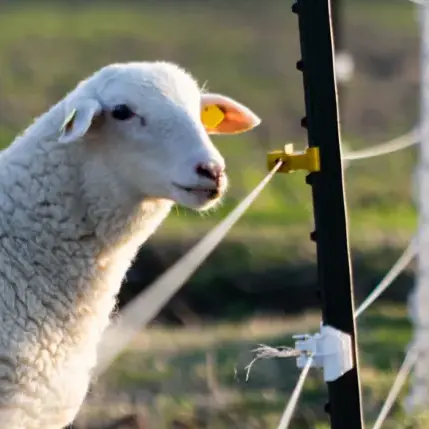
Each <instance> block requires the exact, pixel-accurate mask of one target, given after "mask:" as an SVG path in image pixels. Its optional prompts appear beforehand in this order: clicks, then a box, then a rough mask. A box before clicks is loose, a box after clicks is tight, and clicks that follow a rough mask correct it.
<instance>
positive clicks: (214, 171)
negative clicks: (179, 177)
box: [195, 162, 225, 184]
mask: <svg viewBox="0 0 429 429" xmlns="http://www.w3.org/2000/svg"><path fill="white" fill-rule="evenodd" d="M195 171H196V172H197V174H198V176H201V177H204V178H206V179H210V180H213V182H216V183H217V184H219V182H220V179H221V178H222V175H223V173H224V171H225V168H224V167H222V166H221V165H219V164H215V163H213V162H210V163H208V164H204V163H200V164H197V166H196V167H195Z"/></svg>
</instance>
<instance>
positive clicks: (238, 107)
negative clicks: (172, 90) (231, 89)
mask: <svg viewBox="0 0 429 429" xmlns="http://www.w3.org/2000/svg"><path fill="white" fill-rule="evenodd" d="M201 121H202V123H203V125H204V127H205V129H206V131H207V132H208V133H209V134H238V133H243V132H246V131H250V130H251V129H253V128H255V127H257V126H258V125H259V124H260V123H261V120H260V119H259V118H258V116H256V115H255V114H254V113H253V112H252V111H251V110H250V109H249V108H248V107H246V106H243V105H242V104H240V103H238V102H237V101H235V100H233V99H232V98H229V97H226V96H225V95H221V94H201Z"/></svg>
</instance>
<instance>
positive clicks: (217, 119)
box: [201, 104, 225, 129]
mask: <svg viewBox="0 0 429 429" xmlns="http://www.w3.org/2000/svg"><path fill="white" fill-rule="evenodd" d="M224 118H225V113H223V112H222V110H221V109H220V108H219V107H218V106H216V104H212V105H210V106H206V107H204V109H203V111H202V112H201V121H202V123H203V125H204V126H205V127H207V128H210V129H214V128H216V127H217V126H218V125H219V124H220V123H221V122H222V121H223V120H224Z"/></svg>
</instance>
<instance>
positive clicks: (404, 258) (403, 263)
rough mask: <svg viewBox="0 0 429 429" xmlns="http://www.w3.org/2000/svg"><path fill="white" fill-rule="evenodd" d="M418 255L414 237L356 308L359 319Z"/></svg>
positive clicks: (356, 315)
mask: <svg viewBox="0 0 429 429" xmlns="http://www.w3.org/2000/svg"><path fill="white" fill-rule="evenodd" d="M416 255H417V243H416V238H415V237H414V238H413V239H412V240H411V242H410V244H409V245H408V247H407V248H406V249H405V250H404V252H403V253H402V255H401V256H400V257H399V259H398V260H397V261H396V262H395V263H394V265H393V266H392V268H391V269H390V270H389V271H388V273H387V274H386V275H385V276H384V278H383V279H382V280H381V282H380V283H379V284H378V286H376V287H375V289H374V290H373V291H372V292H371V293H370V294H369V295H368V296H367V297H366V299H365V301H364V302H363V303H362V304H361V305H360V306H359V307H358V308H357V310H355V314H354V317H355V319H357V318H358V317H359V316H360V315H361V314H362V313H363V312H364V311H365V310H367V309H368V307H369V306H370V305H371V304H372V303H373V302H374V301H375V300H376V299H377V298H378V297H379V296H380V295H381V294H382V293H383V292H384V291H385V290H386V289H387V288H388V287H389V286H390V285H391V284H392V283H393V281H394V280H395V279H396V278H397V277H398V276H399V274H401V272H402V271H404V269H405V268H406V267H407V266H408V264H409V263H410V262H411V261H412V260H413V258H414V257H415V256H416Z"/></svg>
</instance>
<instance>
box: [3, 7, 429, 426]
mask: <svg viewBox="0 0 429 429" xmlns="http://www.w3.org/2000/svg"><path fill="white" fill-rule="evenodd" d="M290 3H291V2H288V1H280V0H264V1H263V2H262V1H255V0H235V1H234V2H225V1H216V2H215V1H209V0H206V1H204V2H197V1H190V0H187V1H185V0H183V1H181V2H180V6H178V2H172V1H170V2H169V1H161V0H159V1H157V2H155V1H141V2H139V3H137V2H128V1H122V2H115V3H113V2H112V3H110V2H107V1H104V2H92V3H91V4H89V3H88V2H87V3H85V2H78V1H76V2H66V1H57V2H50V3H42V2H36V1H33V2H21V1H15V2H7V3H4V2H3V3H0V6H1V8H2V10H1V14H0V31H1V37H0V64H1V65H2V66H1V67H0V147H5V146H7V145H8V144H9V142H11V141H12V139H13V137H14V135H15V134H16V133H17V132H19V131H20V130H22V129H24V128H25V127H26V126H27V125H28V123H29V122H30V121H31V120H32V118H33V117H35V116H37V115H39V114H41V113H42V112H43V111H45V110H46V109H47V108H48V107H49V106H50V105H52V104H53V103H55V102H56V101H58V100H59V99H60V98H62V97H63V96H64V94H65V93H66V92H67V91H68V90H70V89H72V88H73V87H74V86H75V84H76V83H77V82H78V81H79V80H80V79H82V78H83V77H85V76H86V75H88V74H90V73H92V72H93V71H95V70H96V69H97V68H99V67H101V66H103V65H105V64H108V63H111V62H117V61H128V60H159V59H164V60H170V61H176V62H178V63H180V64H181V65H183V66H185V67H187V68H188V69H189V70H191V71H192V73H193V74H194V75H195V76H196V77H197V78H198V79H199V81H200V82H201V83H204V82H205V81H207V82H208V88H209V89H210V90H213V91H215V92H223V93H225V94H228V95H230V96H232V97H235V98H236V99H238V100H240V101H241V102H243V103H245V104H247V105H249V106H250V107H251V108H252V109H253V110H255V112H257V113H258V115H260V116H261V118H262V120H263V124H262V126H261V127H259V128H258V129H257V130H255V131H254V132H252V133H249V134H246V135H243V136H236V137H233V138H215V143H216V144H217V145H218V146H219V148H220V150H221V151H222V153H223V154H224V156H225V158H226V160H227V164H228V170H229V174H230V179H231V188H230V191H229V194H228V197H227V198H226V200H225V202H224V204H223V206H222V207H221V208H220V210H218V211H216V212H212V213H210V214H209V215H206V216H203V217H202V216H199V215H197V214H195V213H192V212H190V211H187V210H184V209H181V208H178V209H177V211H176V212H173V213H172V215H171V216H170V218H169V219H168V220H167V221H166V223H165V224H164V225H163V227H162V228H161V229H160V230H159V232H158V233H157V234H156V236H155V237H154V238H153V239H151V243H152V245H153V247H154V248H155V249H158V250H159V251H160V252H161V253H162V252H165V251H166V250H165V249H167V247H168V246H170V247H171V246H173V247H177V246H178V245H179V243H182V242H184V241H185V242H186V243H190V242H193V241H195V240H196V239H197V238H198V237H200V236H201V235H202V234H204V232H205V231H207V230H208V229H209V228H210V227H211V226H213V225H214V224H215V223H216V222H218V221H219V219H220V218H222V217H223V216H225V215H226V213H227V212H228V211H229V210H231V208H232V207H233V206H234V205H235V204H236V203H237V202H238V201H239V200H240V199H241V198H243V197H244V196H245V195H246V194H247V193H248V192H250V191H251V190H252V189H253V188H254V186H255V185H256V184H257V183H258V182H259V181H260V180H261V179H262V178H263V177H264V175H265V174H266V171H265V168H266V167H265V154H266V152H267V151H269V150H272V149H278V148H280V147H282V146H283V144H285V143H287V142H291V141H292V142H295V143H296V146H297V148H298V149H299V148H302V147H303V146H304V144H305V134H304V131H303V130H302V129H301V128H300V126H299V123H300V118H301V117H302V116H303V114H304V106H303V88H302V81H301V75H300V73H298V72H297V71H296V69H295V63H296V61H297V60H298V59H299V43H298V29H297V22H296V17H295V16H294V15H293V14H292V13H291V12H290ZM344 3H345V11H346V16H345V26H344V31H345V43H346V45H347V47H348V49H349V50H350V52H351V53H352V55H353V56H354V59H355V61H356V71H355V75H354V78H353V80H352V82H351V83H350V84H349V86H348V88H347V91H346V93H345V94H344V101H345V111H344V114H343V116H342V118H341V126H342V131H343V138H344V141H346V142H347V149H359V148H363V147H371V146H372V145H374V144H376V143H378V142H381V141H384V140H387V139H390V138H392V137H395V136H397V135H398V134H402V133H404V132H407V131H408V130H410V129H411V128H412V127H413V126H414V125H415V123H416V122H417V119H418V109H419V100H418V91H419V45H418V25H417V20H416V17H417V16H416V10H415V8H414V6H413V5H412V3H411V2H407V1H404V0H378V1H375V0H347V1H345V2H344ZM416 162H417V151H416V149H415V148H412V149H407V150H406V151H403V152H399V153H395V154H391V155H389V156H386V157H380V158H375V159H370V160H366V161H357V162H355V163H353V164H352V165H351V166H350V168H349V169H347V171H346V174H345V175H346V184H347V189H346V191H347V202H348V211H349V216H350V235H351V245H352V254H353V257H354V261H355V262H356V261H357V262H356V263H357V265H356V267H355V276H356V277H357V279H358V282H357V284H358V287H359V288H360V289H359V299H362V297H363V295H364V294H365V293H366V292H367V291H368V290H369V289H370V288H371V287H373V285H374V284H375V283H376V282H377V281H378V280H379V279H380V277H381V275H382V274H383V273H384V271H385V270H386V269H387V268H389V266H390V265H391V263H392V262H393V261H394V260H395V259H396V257H397V255H398V253H399V252H400V251H401V250H402V248H403V247H404V246H405V245H406V243H407V242H408V240H409V238H410V237H411V235H412V234H413V232H414V230H415V228H416V224H417V213H416V209H415V206H414V202H413V195H412V194H413V182H412V174H413V169H414V167H415V164H416ZM312 229H313V220H312V205H311V196H310V190H309V188H308V187H307V186H306V185H305V184H304V175H303V174H301V173H296V174H293V175H289V176H283V175H278V176H276V177H275V178H274V179H273V181H272V182H271V184H270V185H269V187H268V188H267V189H266V190H265V191H264V192H263V194H262V195H261V196H260V198H258V200H257V201H256V202H255V204H254V205H253V206H252V208H251V209H250V210H249V211H248V212H247V213H246V215H245V217H244V218H243V219H242V220H241V221H240V222H239V223H238V224H237V225H236V227H235V228H234V229H233V230H232V231H231V233H230V234H229V236H228V239H227V240H226V241H225V242H224V243H222V245H221V247H220V248H219V251H217V252H215V254H214V255H213V256H212V257H211V258H210V259H209V260H208V261H207V263H206V264H205V265H204V267H203V268H202V270H200V271H199V272H198V273H197V276H196V278H195V280H193V281H194V282H196V283H195V284H196V285H197V286H198V287H199V296H200V297H201V296H202V297H203V298H205V299H206V302H208V303H211V302H214V300H215V299H216V296H215V295H216V294H217V295H218V296H219V298H218V299H219V300H220V304H219V306H220V307H222V309H224V313H223V315H225V314H227V315H228V316H230V315H235V314H241V313H242V307H244V303H243V302H241V301H239V300H237V301H233V302H232V301H227V302H224V301H222V300H221V298H222V293H223V292H222V290H223V289H226V288H228V287H229V286H230V284H229V283H228V282H229V281H234V282H236V283H237V284H238V283H240V282H241V283H240V284H239V287H241V288H242V289H243V290H246V291H247V292H248V295H252V294H253V296H257V297H258V296H259V295H257V293H259V292H258V291H255V290H254V289H251V287H250V286H249V284H250V283H251V280H252V279H251V278H256V279H257V280H256V281H259V284H260V286H259V289H260V290H266V291H268V292H265V293H266V294H273V296H274V295H275V293H276V289H277V290H279V289H280V288H287V287H288V286H290V285H295V284H297V285H298V286H299V285H300V284H301V283H305V282H306V281H307V278H308V277H311V275H309V274H308V272H309V267H310V266H313V268H314V256H315V255H314V246H313V244H312V243H311V242H310V241H309V240H308V233H309V232H310V231H311V230H312ZM303 261H304V263H303ZM300 264H302V268H300V267H301V265H300ZM220 266H221V267H222V270H219V267H220ZM286 266H287V267H288V269H289V271H286V273H287V275H286V274H285V272H283V271H280V273H279V274H275V273H276V272H277V271H276V270H281V269H283V268H284V267H286ZM297 267H298V268H297ZM295 269H297V270H298V273H297V274H294V273H295V271H294V270H295ZM220 271H222V272H221V273H220ZM271 272H273V273H274V274H273V275H272V276H271V277H263V276H262V274H264V275H268V274H266V273H271ZM243 273H245V274H246V275H247V277H246V276H244V274H243ZM406 275H407V276H408V277H407V279H408V281H407V282H406V284H405V283H404V281H402V282H399V286H397V289H398V290H399V292H400V296H401V297H402V298H403V297H404V296H405V295H406V293H407V291H408V288H409V285H410V282H411V280H410V273H409V272H408V273H407V274H406ZM258 276H260V277H258ZM231 279H233V280H231ZM258 279H259V280H258ZM267 279H268V280H267ZM311 281H312V280H311V279H310V283H311ZM192 285H193V283H192V281H191V284H190V285H189V286H187V287H188V288H189V287H190V288H191V289H192ZM361 286H362V288H361ZM252 287H253V286H252ZM222 288H223V289H222ZM246 288H247V289H246ZM270 288H272V289H270ZM208 289H209V290H210V291H209V290H208ZM209 292H210V293H209ZM295 293H296V294H297V295H299V296H300V297H301V296H302V295H303V294H305V293H306V292H305V291H304V292H303V291H302V290H300V289H299V288H297V290H296V292H295ZM274 299H276V298H274ZM297 299H298V298H297ZM299 299H301V298H299ZM299 299H298V300H299ZM256 301H258V298H257V299H256ZM278 301H279V300H278ZM287 305H288V303H287V302H282V300H280V301H279V306H280V307H281V306H287ZM263 316H264V314H262V315H259V313H258V312H257V309H255V310H254V316H253V318H250V320H249V319H248V318H247V319H246V318H245V319H242V322H240V323H234V324H231V323H230V322H219V321H217V322H213V324H210V325H207V324H204V323H203V324H201V325H200V324H198V325H197V326H198V327H193V328H189V327H188V328H186V329H173V328H166V327H161V326H158V325H156V324H155V325H154V326H152V327H151V328H150V329H149V330H148V331H146V332H145V333H142V335H141V337H140V338H139V339H138V340H137V342H136V344H135V345H134V346H133V347H132V348H131V349H130V351H129V352H128V353H126V354H125V355H124V356H123V357H122V358H121V359H120V360H119V361H118V362H117V363H116V365H115V366H114V368H113V370H112V371H111V372H110V373H109V374H108V375H107V376H106V377H105V378H103V379H102V380H100V382H99V384H98V385H97V386H96V387H94V392H93V393H92V394H91V396H90V398H89V400H88V406H87V408H85V409H84V411H83V413H82V415H81V421H85V419H86V417H85V416H86V415H87V414H89V415H91V416H92V417H97V418H100V417H101V415H102V416H103V417H107V415H108V414H109V412H112V414H113V413H114V414H120V413H122V412H125V411H126V410H127V409H129V408H130V407H131V408H132V407H133V405H132V403H133V402H132V400H131V402H130V398H131V399H133V398H134V399H133V400H137V399H138V400H139V401H140V400H141V401H143V402H145V403H146V406H147V408H148V409H149V411H150V414H151V418H152V419H155V420H154V423H155V426H154V427H157V428H160V429H161V428H164V427H165V428H167V427H170V426H168V424H169V422H171V421H172V419H174V418H177V417H178V416H181V418H182V420H184V421H185V422H187V424H188V426H187V427H189V428H192V427H195V428H196V427H207V428H212V429H217V428H244V427H246V428H248V429H251V428H266V427H275V425H276V424H277V422H278V420H279V417H280V413H281V411H282V409H283V407H284V404H285V401H286V400H287V397H288V395H289V394H290V392H291V391H292V389H293V386H294V384H295V381H296V377H297V375H298V372H297V370H296V368H294V362H293V361H280V360H279V361H271V362H260V363H258V364H257V365H256V366H255V368H254V370H253V371H252V374H251V378H250V381H249V382H248V383H245V382H243V379H242V377H243V374H242V371H241V374H240V377H241V378H240V380H239V381H237V380H235V379H234V367H235V366H236V365H239V366H240V367H241V369H242V368H243V366H244V365H245V364H246V363H248V361H249V359H250V357H251V356H250V354H249V350H251V349H252V348H254V346H255V345H257V343H259V342H265V343H268V344H271V345H277V344H283V343H286V344H291V343H290V335H291V334H294V333H297V332H299V331H301V330H307V329H309V330H311V329H317V324H318V314H314V313H308V314H307V313H306V314H304V315H300V316H293V317H292V316H289V317H278V318H275V319H272V318H270V319H268V321H267V319H264V317H263ZM230 318H233V317H230ZM191 320H193V319H192V317H191ZM410 332H411V331H410V326H409V323H408V321H407V317H406V310H405V307H404V305H401V304H397V305H387V304H383V305H376V306H375V307H374V308H373V309H372V310H371V311H370V312H369V313H368V315H365V316H363V318H362V321H360V340H359V344H360V353H361V363H362V379H363V386H364V398H365V413H366V415H367V417H368V421H369V422H371V421H373V420H374V418H375V416H376V414H377V412H378V410H379V408H380V406H381V403H382V401H383V399H384V398H385V395H386V392H387V390H388V388H389V386H390V384H391V382H392V381H393V377H394V375H395V373H396V370H397V368H398V367H399V365H400V363H401V360H402V358H403V351H404V348H405V346H406V344H407V343H408V341H409V339H410ZM112 392H116V393H115V394H113V393H112ZM121 392H122V393H121ZM109 395H110V396H111V395H113V399H114V400H112V401H113V402H112V401H111V400H110V399H109V398H110V396H109ZM114 395H116V396H114ZM121 395H124V396H121ZM326 397H327V394H326V389H325V387H324V384H323V383H322V382H321V378H320V375H316V373H314V374H313V373H312V375H311V377H310V378H309V380H308V381H307V383H306V390H305V393H304V397H303V401H302V403H301V405H300V407H299V409H298V412H297V415H296V419H295V424H294V426H293V427H294V428H296V429H304V428H312V429H326V428H328V425H327V423H326V416H325V415H324V413H323V403H324V401H325V398H326ZM121 398H122V399H121ZM123 398H124V399H123ZM136 398H137V399H136ZM100 401H101V404H102V405H101V408H99V407H98V405H100ZM109 401H110V402H109ZM139 407H140V405H139ZM199 413H200V414H201V415H202V416H203V417H201V415H199ZM198 415H199V418H200V419H202V420H203V421H204V424H203V423H201V424H200V423H195V418H196V417H198ZM406 425H408V426H406ZM385 427H386V429H397V428H403V427H408V428H410V429H411V428H416V429H417V428H424V427H427V424H426V423H424V422H421V423H416V422H410V423H404V416H403V414H402V412H401V410H400V407H397V408H396V409H395V410H394V414H393V417H392V418H390V420H389V424H388V425H386V426H385Z"/></svg>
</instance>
